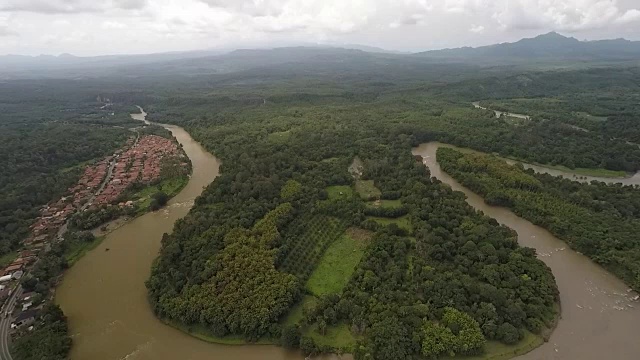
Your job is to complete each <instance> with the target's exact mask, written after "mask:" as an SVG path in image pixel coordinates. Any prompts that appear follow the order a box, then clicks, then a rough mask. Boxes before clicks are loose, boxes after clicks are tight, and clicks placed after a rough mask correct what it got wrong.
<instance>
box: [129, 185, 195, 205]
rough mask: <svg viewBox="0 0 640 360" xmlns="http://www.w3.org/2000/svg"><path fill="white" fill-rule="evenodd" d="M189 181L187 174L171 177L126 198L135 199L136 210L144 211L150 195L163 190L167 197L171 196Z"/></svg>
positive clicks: (176, 193) (148, 203)
mask: <svg viewBox="0 0 640 360" xmlns="http://www.w3.org/2000/svg"><path fill="white" fill-rule="evenodd" d="M188 182H189V178H188V177H187V176H180V177H173V178H171V179H166V180H163V181H162V182H160V183H159V184H157V185H154V186H147V187H145V188H144V189H141V190H139V191H137V192H135V193H134V194H133V195H131V196H129V197H128V199H131V200H133V201H136V207H137V209H138V211H142V212H146V211H147V210H148V209H149V205H150V204H151V196H152V195H153V194H155V193H157V192H158V191H164V192H165V193H166V194H167V195H168V196H169V198H172V197H174V196H176V195H178V193H179V192H180V190H182V188H184V187H185V186H186V185H187V183H188Z"/></svg>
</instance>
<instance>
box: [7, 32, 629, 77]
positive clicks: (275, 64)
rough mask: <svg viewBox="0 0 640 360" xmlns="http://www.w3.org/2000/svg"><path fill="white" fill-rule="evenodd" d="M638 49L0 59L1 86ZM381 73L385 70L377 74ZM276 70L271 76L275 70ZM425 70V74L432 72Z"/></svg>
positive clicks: (302, 50) (624, 58)
mask: <svg viewBox="0 0 640 360" xmlns="http://www.w3.org/2000/svg"><path fill="white" fill-rule="evenodd" d="M639 61H640V42H638V41H629V40H624V39H615V40H599V41H579V40H577V39H575V38H572V37H565V36H562V35H560V34H558V33H555V32H551V33H548V34H544V35H540V36H537V37H535V38H530V39H522V40H520V41H517V42H514V43H502V44H496V45H490V46H482V47H477V48H471V47H463V48H457V49H444V50H433V51H426V52H420V53H414V54H404V53H397V52H392V51H387V50H384V49H380V48H374V47H369V46H362V45H344V46H317V45H316V46H313V45H310V46H299V47H281V48H273V49H265V48H263V49H238V50H234V51H230V50H202V51H187V52H171V53H160V54H148V55H109V56H96V57H77V56H73V55H70V54H63V55H60V56H49V55H41V56H35V57H32V56H20V55H6V56H0V79H2V78H4V79H16V78H25V77H26V78H34V77H73V78H82V77H87V76H90V77H97V76H112V75H125V76H146V75H151V74H153V75H171V74H179V75H185V74H187V75H206V74H225V73H232V72H237V71H246V70H250V69H260V71H262V72H263V73H267V72H268V71H266V70H265V69H267V68H269V69H272V70H274V71H276V70H277V71H280V72H282V71H285V70H290V71H294V70H296V71H315V72H323V71H324V72H327V71H330V70H332V69H337V70H338V71H341V72H342V73H343V74H347V75H348V73H349V72H350V71H358V70H360V69H368V71H370V72H371V73H373V72H374V71H378V70H380V71H388V70H389V69H398V68H402V69H403V71H405V72H407V71H415V72H416V73H419V72H421V71H430V70H425V69H426V68H427V67H429V66H431V67H432V68H433V65H434V64H452V63H458V64H462V65H465V66H469V65H472V66H474V67H475V66H493V65H521V66H528V65H530V64H531V65H546V64H553V65H561V66H566V65H567V64H574V63H594V64H597V63H602V62H636V63H637V62H639ZM385 67H386V68H387V70H384V69H385ZM276 68H277V69H276ZM431 70H432V69H431Z"/></svg>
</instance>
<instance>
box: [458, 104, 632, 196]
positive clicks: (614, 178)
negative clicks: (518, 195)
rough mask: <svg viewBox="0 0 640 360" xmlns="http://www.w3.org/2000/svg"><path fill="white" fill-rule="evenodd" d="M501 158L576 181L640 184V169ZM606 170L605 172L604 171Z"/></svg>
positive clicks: (513, 114) (517, 116)
mask: <svg viewBox="0 0 640 360" xmlns="http://www.w3.org/2000/svg"><path fill="white" fill-rule="evenodd" d="M471 105H473V107H475V108H476V109H482V110H489V111H493V112H494V113H495V114H496V117H498V118H499V117H500V115H502V114H505V116H513V117H516V118H520V119H527V120H528V119H531V117H530V116H529V115H524V114H516V113H509V112H502V111H498V110H492V109H489V108H486V107H483V106H481V105H480V101H474V102H472V103H471ZM446 145H447V146H451V147H454V148H455V146H453V145H449V144H446ZM461 149H462V150H464V148H458V150H461ZM472 151H474V150H472ZM498 156H499V157H500V158H502V159H505V160H506V161H507V162H508V163H510V164H513V163H521V164H522V165H524V167H525V168H527V169H533V170H535V171H537V172H546V173H548V174H551V175H554V176H562V177H564V178H567V179H571V180H574V181H580V182H590V181H593V180H596V181H601V182H605V183H620V184H623V185H640V171H638V172H636V173H627V172H624V171H614V170H610V172H609V170H603V169H589V168H578V169H576V170H575V171H573V170H572V169H569V168H567V167H564V166H562V165H558V166H553V165H546V164H538V163H529V162H526V161H524V160H521V159H517V158H511V157H505V156H501V155H498ZM603 172H604V173H603ZM616 173H620V174H622V173H624V174H625V175H624V176H618V175H615V174H616Z"/></svg>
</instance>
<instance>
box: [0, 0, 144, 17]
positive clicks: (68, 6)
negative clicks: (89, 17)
mask: <svg viewBox="0 0 640 360" xmlns="http://www.w3.org/2000/svg"><path fill="white" fill-rule="evenodd" d="M147 3H148V0H105V1H94V0H2V2H0V11H4V12H33V13H41V14H73V13H90V12H104V11H107V10H113V9H123V10H136V9H142V8H144V7H145V6H147Z"/></svg>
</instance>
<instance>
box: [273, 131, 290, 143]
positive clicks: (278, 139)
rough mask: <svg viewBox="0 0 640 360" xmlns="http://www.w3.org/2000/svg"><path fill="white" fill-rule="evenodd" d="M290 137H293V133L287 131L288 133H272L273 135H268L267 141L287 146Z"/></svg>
mask: <svg viewBox="0 0 640 360" xmlns="http://www.w3.org/2000/svg"><path fill="white" fill-rule="evenodd" d="M290 137H291V131H290V130H287V131H279V132H272V133H271V134H269V135H268V137H267V139H268V140H269V142H270V143H272V144H285V143H286V142H287V141H289V138H290Z"/></svg>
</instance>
